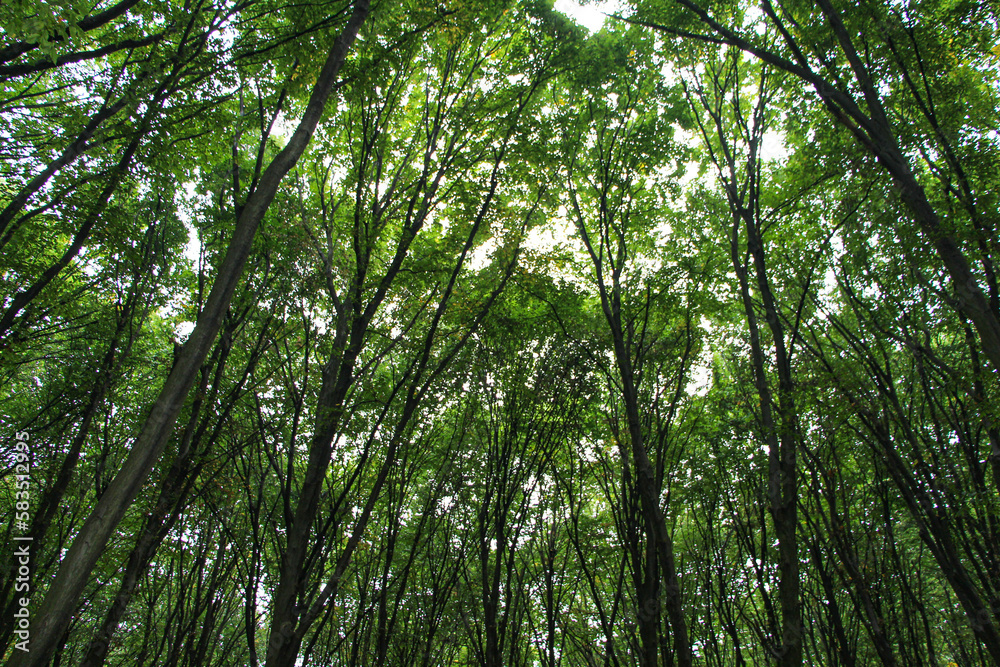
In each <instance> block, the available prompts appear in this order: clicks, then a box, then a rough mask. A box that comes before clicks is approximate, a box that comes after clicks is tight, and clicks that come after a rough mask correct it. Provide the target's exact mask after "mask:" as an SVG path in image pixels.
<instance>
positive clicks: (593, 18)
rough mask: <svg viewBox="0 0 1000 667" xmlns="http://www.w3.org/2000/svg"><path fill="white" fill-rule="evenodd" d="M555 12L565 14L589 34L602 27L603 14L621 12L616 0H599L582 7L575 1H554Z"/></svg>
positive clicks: (619, 4)
mask: <svg viewBox="0 0 1000 667" xmlns="http://www.w3.org/2000/svg"><path fill="white" fill-rule="evenodd" d="M555 8H556V11H557V12H561V13H563V14H565V15H566V16H568V17H570V18H571V19H573V20H574V21H576V22H577V23H578V24H580V25H582V26H583V27H584V28H586V29H587V30H589V31H590V32H597V31H598V30H600V29H601V27H602V26H603V25H604V21H605V18H606V17H605V16H604V14H614V13H616V12H618V11H621V9H622V6H621V3H619V2H617V1H616V0H599V1H598V2H588V3H587V4H586V5H582V4H580V3H579V2H576V1H575V0H556V5H555Z"/></svg>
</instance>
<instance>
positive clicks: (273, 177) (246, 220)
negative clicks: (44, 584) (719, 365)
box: [11, 0, 369, 667]
mask: <svg viewBox="0 0 1000 667" xmlns="http://www.w3.org/2000/svg"><path fill="white" fill-rule="evenodd" d="M368 11H369V4H368V0H357V2H356V3H355V5H354V11H353V13H352V15H351V17H350V19H349V20H348V22H347V25H346V26H345V27H344V30H343V32H342V33H341V34H340V36H339V37H338V38H337V40H336V41H335V42H334V44H333V46H332V47H331V49H330V52H329V54H328V55H327V58H326V62H325V63H324V65H323V69H322V71H321V72H320V75H319V78H318V79H317V81H316V84H315V86H314V87H313V90H312V95H311V96H310V99H309V103H308V106H307V107H306V111H305V113H304V114H303V116H302V120H301V121H300V122H299V126H298V127H297V128H296V130H295V133H294V134H293V135H292V137H291V139H290V140H289V142H288V144H287V145H286V146H285V148H284V149H282V151H281V152H280V153H279V154H278V155H277V156H275V158H274V160H272V161H271V163H270V164H269V165H268V167H267V169H266V170H265V171H264V173H263V175H262V176H261V179H260V183H259V185H258V187H257V189H256V190H255V191H254V192H253V194H251V195H250V197H249V198H248V200H247V202H246V205H245V206H244V208H243V211H242V213H241V215H240V217H239V220H238V221H237V223H236V228H235V229H234V230H233V236H232V239H231V241H230V243H229V248H228V250H227V252H226V257H225V259H224V260H223V263H222V266H221V268H220V269H219V274H218V276H217V278H216V280H215V283H214V284H213V286H212V291H211V292H210V294H209V296H208V300H207V302H206V304H205V309H204V310H203V311H202V313H201V315H200V316H199V317H198V322H197V324H196V325H195V328H194V331H192V332H191V336H190V338H188V341H187V342H186V343H185V344H184V346H183V348H182V349H181V352H180V355H179V356H178V359H177V363H176V364H175V365H174V368H173V370H172V371H171V372H170V375H169V376H168V377H167V380H166V382H165V383H164V385H163V388H162V389H161V390H160V395H159V396H158V397H157V399H156V402H155V403H154V404H153V406H152V409H151V410H150V412H149V416H148V417H147V418H146V421H145V423H144V424H143V427H142V430H141V431H140V433H139V435H138V437H136V439H135V441H134V443H133V444H132V447H131V449H130V451H129V455H128V457H127V458H126V459H125V463H124V464H123V465H122V469H121V470H120V471H119V473H118V475H116V476H115V479H114V480H113V481H112V482H111V484H110V485H109V486H108V489H107V490H106V491H105V493H104V494H103V495H102V496H101V499H100V501H98V503H97V506H96V507H95V508H94V510H93V512H91V514H90V516H89V517H88V518H87V521H86V522H85V523H84V525H83V526H82V528H81V529H80V532H79V534H78V535H77V537H76V539H75V540H74V541H73V545H72V546H71V547H70V549H69V552H68V553H67V554H66V557H65V558H64V559H63V562H62V563H61V565H60V567H59V570H58V572H57V574H56V577H55V579H54V580H53V582H52V584H51V586H50V587H49V590H48V593H47V595H46V596H45V599H44V600H43V601H42V604H41V605H40V606H39V608H38V610H37V611H36V612H35V614H34V618H35V619H37V620H36V622H35V623H34V624H33V627H32V631H33V632H32V637H31V640H32V641H31V651H30V652H29V653H20V654H18V655H15V657H14V659H13V661H12V663H11V664H12V665H15V666H17V667H42V666H43V665H46V664H47V663H48V662H49V660H50V659H51V657H52V655H53V653H54V651H55V650H56V648H57V646H58V643H59V640H60V638H61V637H62V636H63V634H64V633H65V631H66V629H67V627H68V626H69V622H70V619H71V618H72V615H73V613H74V612H75V611H76V608H77V605H78V603H79V600H80V596H81V595H82V593H83V591H84V588H85V587H86V585H87V583H88V582H89V580H90V574H91V572H92V571H93V569H94V566H95V565H96V563H97V560H98V559H99V558H100V556H101V554H102V553H103V552H104V548H105V546H106V545H107V543H108V540H109V539H110V537H111V535H112V533H113V532H114V530H115V528H116V527H117V526H118V523H119V522H120V521H121V519H122V517H123V516H124V515H125V512H126V510H127V509H128V507H129V506H130V505H131V504H132V502H133V501H134V500H135V497H136V495H137V494H138V493H139V489H140V488H141V487H142V484H143V483H144V482H145V480H146V478H147V477H148V475H149V473H150V471H151V470H152V468H153V466H154V465H155V463H156V461H157V460H158V459H159V457H160V453H161V452H162V450H163V447H164V446H165V445H166V443H167V441H168V440H169V438H170V434H171V432H172V430H173V425H174V422H175V421H176V419H177V415H178V413H179V412H180V410H181V407H182V406H183V403H184V399H185V397H186V396H187V393H188V391H189V390H190V389H191V386H192V385H193V384H194V381H195V379H196V378H197V374H198V369H199V368H200V367H201V364H202V363H203V362H204V360H205V357H206V356H207V355H208V352H209V350H210V349H211V347H212V345H213V343H214V341H215V338H216V336H217V335H218V333H219V329H220V328H221V326H222V321H223V318H224V316H225V314H226V311H227V310H228V308H229V302H230V301H231V299H232V296H233V293H234V292H235V290H236V285H237V283H238V282H239V279H240V276H241V275H242V273H243V266H244V264H245V263H246V260H247V258H248V257H249V255H250V250H251V247H252V244H253V239H254V235H255V234H256V231H257V227H258V226H259V225H260V223H261V221H262V220H263V218H264V214H265V213H266V212H267V209H268V207H269V206H270V204H271V201H272V200H273V199H274V196H275V194H276V193H277V191H278V186H279V184H280V183H281V181H282V179H283V178H284V177H285V175H286V174H287V173H288V172H289V171H290V170H291V169H292V167H294V166H295V163H296V162H297V161H298V159H299V157H300V156H301V155H302V153H303V152H304V151H305V148H306V146H307V145H308V144H309V140H310V139H311V138H312V135H313V132H314V131H315V129H316V126H317V124H318V123H319V120H320V118H321V117H322V116H323V109H324V107H325V106H326V101H327V99H328V98H329V96H330V91H331V90H332V89H333V84H334V82H335V81H336V79H337V76H338V74H339V72H340V69H341V67H342V66H343V64H344V61H345V59H346V56H347V52H348V50H349V49H350V47H351V44H353V42H354V39H355V38H356V37H357V34H358V30H359V28H360V27H361V24H362V23H363V22H364V20H365V18H366V17H367V16H368Z"/></svg>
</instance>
